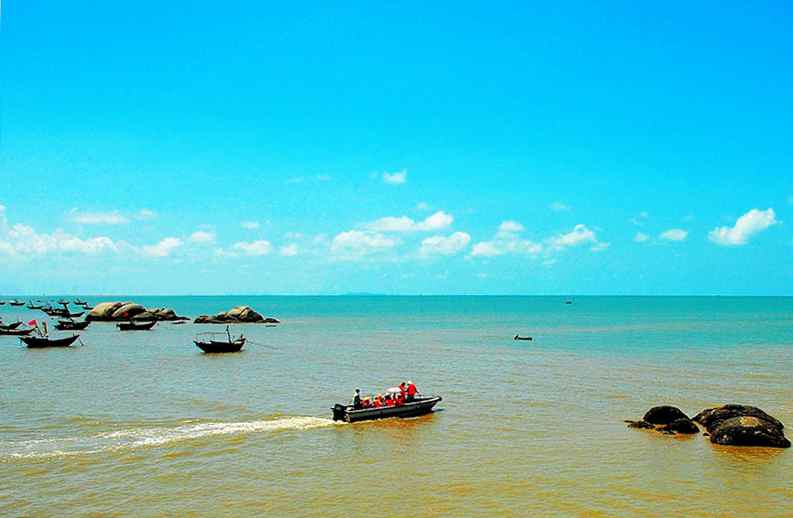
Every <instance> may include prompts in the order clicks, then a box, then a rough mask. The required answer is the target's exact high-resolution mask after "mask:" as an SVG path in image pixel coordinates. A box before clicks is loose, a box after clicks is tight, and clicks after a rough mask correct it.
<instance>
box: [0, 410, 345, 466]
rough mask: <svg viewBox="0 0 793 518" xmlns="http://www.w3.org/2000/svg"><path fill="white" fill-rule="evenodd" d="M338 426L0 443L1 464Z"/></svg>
mask: <svg viewBox="0 0 793 518" xmlns="http://www.w3.org/2000/svg"><path fill="white" fill-rule="evenodd" d="M337 424H339V423H337V422H335V421H332V420H330V419H323V418H320V417H282V418H278V419H272V420H269V421H248V422H238V423H201V424H189V425H182V426H177V427H175V428H136V429H131V430H120V431H115V432H105V433H100V434H97V435H92V436H84V437H64V438H59V439H36V440H30V441H17V442H0V461H2V460H4V459H22V458H45V457H64V456H72V455H86V454H92V453H101V452H106V451H115V450H122V449H134V448H143V447H150V446H162V445H164V444H169V443H174V442H180V441H188V440H191V439H200V438H202V437H210V436H213V435H239V434H249V433H261V432H278V431H287V430H311V429H313V428H324V427H328V426H334V425H337Z"/></svg>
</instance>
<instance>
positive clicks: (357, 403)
mask: <svg viewBox="0 0 793 518" xmlns="http://www.w3.org/2000/svg"><path fill="white" fill-rule="evenodd" d="M352 408H353V409H354V410H360V409H361V389H355V395H354V396H353V397H352Z"/></svg>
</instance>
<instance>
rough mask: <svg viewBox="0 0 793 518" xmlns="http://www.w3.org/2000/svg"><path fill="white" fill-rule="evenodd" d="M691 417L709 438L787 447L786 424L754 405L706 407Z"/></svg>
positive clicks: (740, 444) (729, 441) (748, 444)
mask: <svg viewBox="0 0 793 518" xmlns="http://www.w3.org/2000/svg"><path fill="white" fill-rule="evenodd" d="M694 421H696V422H698V423H699V424H701V425H702V426H704V427H705V428H706V429H707V431H708V433H709V434H710V442H712V443H714V444H725V445H732V446H768V447H773V448H790V441H789V440H788V439H787V437H785V434H784V431H783V430H784V428H785V426H784V425H783V424H782V422H780V421H779V420H778V419H776V418H775V417H773V416H770V415H768V414H767V413H765V412H764V411H762V410H760V409H759V408H757V407H753V406H746V405H724V406H720V407H715V408H706V409H705V410H703V411H702V412H700V413H699V414H697V415H696V416H694Z"/></svg>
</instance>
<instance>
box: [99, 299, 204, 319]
mask: <svg viewBox="0 0 793 518" xmlns="http://www.w3.org/2000/svg"><path fill="white" fill-rule="evenodd" d="M85 319H86V320H90V321H95V322H121V321H125V322H126V321H130V320H138V321H152V320H157V321H160V320H163V321H181V320H190V319H189V318H187V317H180V316H179V315H177V314H176V312H175V311H174V310H173V309H170V308H151V309H146V308H145V307H143V306H141V305H140V304H135V303H134V302H101V303H99V304H96V305H95V306H94V309H92V310H91V312H90V313H88V315H87V316H86V317H85Z"/></svg>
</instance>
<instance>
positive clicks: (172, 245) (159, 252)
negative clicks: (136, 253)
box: [143, 237, 184, 257]
mask: <svg viewBox="0 0 793 518" xmlns="http://www.w3.org/2000/svg"><path fill="white" fill-rule="evenodd" d="M183 244H184V241H182V240H181V239H179V238H178V237H166V238H164V239H161V240H160V241H159V242H158V243H156V244H154V245H145V246H144V247H143V253H144V254H145V255H148V256H149V257H168V256H169V255H171V254H172V253H173V252H174V251H175V250H176V249H178V248H180V247H181V246H182V245H183Z"/></svg>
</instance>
